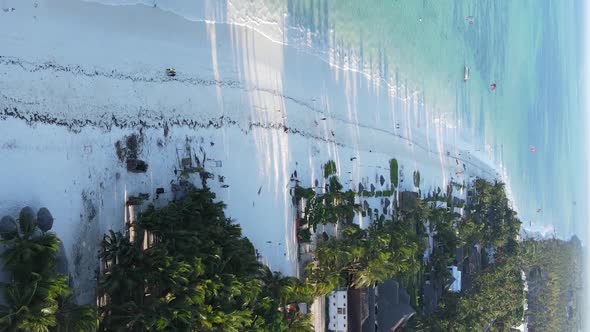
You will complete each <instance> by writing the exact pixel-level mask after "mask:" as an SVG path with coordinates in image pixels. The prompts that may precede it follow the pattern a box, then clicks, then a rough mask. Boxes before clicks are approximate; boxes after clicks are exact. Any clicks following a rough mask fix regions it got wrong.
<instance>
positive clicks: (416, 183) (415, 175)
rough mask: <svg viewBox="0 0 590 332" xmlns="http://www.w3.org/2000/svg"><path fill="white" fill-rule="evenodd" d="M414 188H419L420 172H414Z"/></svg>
mask: <svg viewBox="0 0 590 332" xmlns="http://www.w3.org/2000/svg"><path fill="white" fill-rule="evenodd" d="M414 187H416V188H418V187H420V171H414Z"/></svg>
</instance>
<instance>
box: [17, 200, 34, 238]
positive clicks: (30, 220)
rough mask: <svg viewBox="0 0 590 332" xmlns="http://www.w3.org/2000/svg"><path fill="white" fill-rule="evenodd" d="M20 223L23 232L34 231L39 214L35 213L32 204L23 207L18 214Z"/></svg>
mask: <svg viewBox="0 0 590 332" xmlns="http://www.w3.org/2000/svg"><path fill="white" fill-rule="evenodd" d="M18 223H19V225H20V230H21V231H22V232H23V233H29V232H33V230H34V229H35V226H36V224H37V216H36V215H35V211H33V209H32V208H31V207H30V206H25V207H24V208H22V209H21V210H20V213H19V215H18Z"/></svg>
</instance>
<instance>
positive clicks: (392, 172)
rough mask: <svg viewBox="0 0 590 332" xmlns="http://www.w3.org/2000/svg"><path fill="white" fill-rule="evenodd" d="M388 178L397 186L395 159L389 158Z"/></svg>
mask: <svg viewBox="0 0 590 332" xmlns="http://www.w3.org/2000/svg"><path fill="white" fill-rule="evenodd" d="M389 180H390V181H391V184H392V185H393V186H394V187H396V188H397V185H398V166H397V159H391V160H390V161H389Z"/></svg>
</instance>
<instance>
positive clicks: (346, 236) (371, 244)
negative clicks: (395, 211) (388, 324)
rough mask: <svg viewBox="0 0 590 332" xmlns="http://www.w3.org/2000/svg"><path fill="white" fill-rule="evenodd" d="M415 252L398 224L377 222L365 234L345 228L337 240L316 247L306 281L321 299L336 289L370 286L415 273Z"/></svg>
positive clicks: (414, 244)
mask: <svg viewBox="0 0 590 332" xmlns="http://www.w3.org/2000/svg"><path fill="white" fill-rule="evenodd" d="M419 250H420V248H419V246H418V241H417V238H416V237H415V236H414V235H413V234H412V232H411V231H410V228H408V227H406V225H404V224H403V223H401V222H393V221H391V220H388V221H383V222H377V223H374V224H373V225H371V226H370V227H369V228H368V229H367V230H362V229H360V228H359V227H358V226H357V225H348V226H346V227H345V228H344V229H343V230H342V234H341V235H340V236H339V237H338V238H336V237H330V238H329V239H328V240H327V241H322V242H320V243H319V244H318V247H317V249H316V258H317V260H316V261H314V262H311V263H310V264H308V265H307V266H306V277H307V281H308V283H310V284H311V285H313V286H314V289H316V290H317V291H316V293H318V294H321V295H325V294H327V293H328V292H330V291H331V290H333V289H336V288H338V287H344V286H351V287H355V288H361V287H367V286H374V285H376V284H377V283H380V282H383V281H385V280H387V279H390V278H392V277H401V276H403V275H405V274H408V273H415V272H416V271H417V270H418V269H419V263H420V261H419V259H418V253H419ZM349 281H350V282H349Z"/></svg>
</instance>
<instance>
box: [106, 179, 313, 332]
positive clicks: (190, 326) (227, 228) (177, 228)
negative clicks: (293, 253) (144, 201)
mask: <svg viewBox="0 0 590 332" xmlns="http://www.w3.org/2000/svg"><path fill="white" fill-rule="evenodd" d="M214 200H215V194H213V193H212V192H211V191H210V190H209V189H207V188H205V189H195V188H193V189H192V190H190V192H188V193H187V195H186V196H185V197H184V198H183V199H182V200H181V201H178V202H174V203H170V204H169V205H168V206H166V207H164V208H162V209H155V208H153V207H151V208H150V209H149V210H148V211H147V212H145V213H144V214H142V215H141V216H140V217H139V219H138V220H137V221H136V225H135V232H136V235H135V241H134V242H130V241H129V239H128V238H127V237H125V236H123V235H122V234H121V233H115V232H111V233H109V234H108V235H105V237H104V240H103V242H102V248H103V249H102V251H101V254H100V257H101V258H102V259H103V260H104V261H105V262H106V263H107V268H106V272H105V273H104V275H103V277H102V278H101V280H100V283H99V291H100V292H101V293H102V294H103V295H106V298H107V299H108V300H107V304H106V305H105V306H104V307H102V308H101V311H102V315H103V317H104V318H103V321H102V327H101V328H102V330H104V331H288V330H289V331H311V330H312V329H311V321H310V317H309V315H304V314H302V313H300V312H298V311H292V310H287V308H288V304H289V303H297V302H305V303H310V302H311V300H312V293H311V290H310V289H309V288H308V287H306V286H305V285H304V284H302V283H301V282H300V281H299V280H298V279H296V278H290V277H282V276H281V275H280V274H278V273H272V272H271V271H270V270H269V269H268V268H267V267H266V266H264V265H262V264H261V263H259V262H258V261H257V259H256V254H255V250H254V247H253V246H252V244H251V243H250V241H249V240H248V239H246V238H244V237H242V235H241V229H240V227H239V226H238V225H235V224H233V223H232V221H231V220H230V219H228V218H226V217H225V214H224V211H223V210H224V205H223V203H216V202H215V201H214ZM144 234H150V235H151V236H153V238H154V239H153V243H151V245H150V246H149V247H148V248H143V246H142V244H143V243H144V239H143V237H144Z"/></svg>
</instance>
